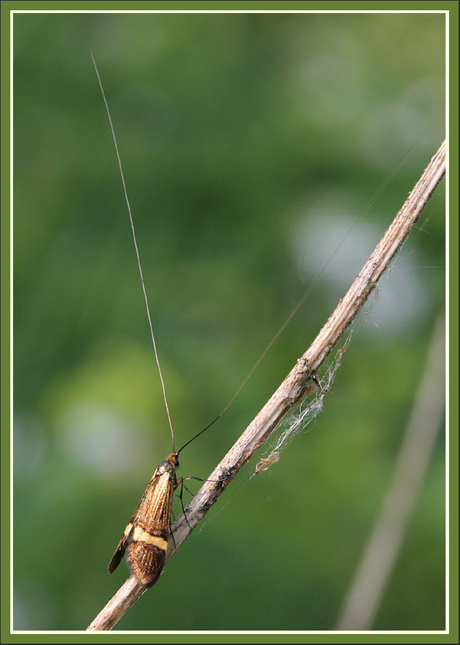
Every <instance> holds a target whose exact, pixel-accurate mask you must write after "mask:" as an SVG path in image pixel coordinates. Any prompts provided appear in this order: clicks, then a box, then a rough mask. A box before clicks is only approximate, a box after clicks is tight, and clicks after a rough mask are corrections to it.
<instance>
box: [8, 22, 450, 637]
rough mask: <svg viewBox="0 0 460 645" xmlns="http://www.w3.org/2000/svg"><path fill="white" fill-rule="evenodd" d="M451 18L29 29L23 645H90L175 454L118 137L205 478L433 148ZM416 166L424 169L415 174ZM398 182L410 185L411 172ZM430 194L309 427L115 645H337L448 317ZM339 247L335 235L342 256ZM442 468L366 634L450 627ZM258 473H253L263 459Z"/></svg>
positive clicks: (428, 485)
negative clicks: (431, 348)
mask: <svg viewBox="0 0 460 645" xmlns="http://www.w3.org/2000/svg"><path fill="white" fill-rule="evenodd" d="M443 21H444V17H443V15H442V14H420V15H418V14H413V13H412V14H394V15H392V14H349V15H347V14H343V15H340V14H337V15H333V14H285V15H281V14H254V15H251V14H238V15H236V14H235V15H228V14H224V15H217V14H194V15H191V14H184V15H181V14H178V15H167V14H157V15H156V14H146V15H133V14H118V15H117V14H17V15H16V16H15V18H14V55H15V56H14V118H15V130H14V145H15V157H14V159H15V175H14V179H15V181H14V200H15V202H14V203H15V215H14V375H15V379H14V383H15V390H14V403H15V437H14V438H15V452H14V465H15V489H14V521H15V525H14V531H15V534H14V535H15V540H14V575H15V581H14V590H15V628H16V629H26V630H37V629H41V630H43V629H46V630H58V629H59V630H68V629H72V630H75V629H84V628H85V627H86V626H87V624H88V623H89V622H90V621H91V620H92V619H93V618H94V616H95V615H96V613H97V612H98V611H99V610H100V609H101V608H102V607H103V605H104V604H105V603H106V602H107V600H108V599H109V598H110V597H111V596H112V594H113V593H114V592H115V591H116V589H117V588H118V586H119V585H120V584H121V582H122V581H123V580H124V576H125V572H126V569H125V565H124V564H123V565H122V566H121V567H120V569H119V570H118V571H117V572H116V573H115V574H114V575H113V576H111V577H109V576H108V575H107V574H106V566H107V564H108V561H109V559H110V556H111V554H112V552H113V549H114V548H115V546H116V544H117V542H118V540H119V538H120V537H121V533H122V531H123V529H124V526H125V524H126V523H127V521H128V520H129V518H130V516H131V514H132V512H133V510H134V508H135V506H136V504H137V502H138V499H139V498H140V495H141V493H142V492H143V490H144V488H145V486H146V484H147V482H148V481H149V479H150V477H151V474H152V472H153V470H154V468H155V467H156V465H157V463H159V462H160V461H162V460H163V458H164V456H165V455H166V454H167V453H168V452H170V449H171V444H170V437H169V431H168V429H167V422H166V416H165V412H164V407H163V402H162V397H161V391H160V384H159V381H158V377H157V374H156V368H155V363H154V359H153V352H152V347H151V340H150V337H149V330H148V325H147V320H146V314H145V309H144V303H143V298H142V292H141V286H140V281H139V276H138V273H137V266H136V261H135V254H134V250H133V244H132V239H131V233H130V229H129V222H128V217H127V213H126V206H125V203H124V197H123V191H122V186H121V180H120V176H119V173H118V167H117V163H116V158H115V152H114V148H113V142H112V140H111V135H110V130H109V125H108V122H107V116H106V114H105V110H104V105H103V100H102V97H101V94H100V91H99V87H98V84H97V79H96V75H95V72H94V69H93V66H92V62H91V57H90V52H89V50H90V47H91V49H92V51H93V52H94V55H95V58H96V60H97V62H98V66H99V69H100V73H101V77H102V80H103V83H104V86H105V91H106V94H107V98H108V101H109V104H110V108H111V112H112V117H113V121H114V127H115V130H116V133H117V137H118V141H119V147H120V153H121V158H122V163H123V166H124V171H125V175H126V183H127V187H128V192H129V195H130V199H131V204H132V210H133V214H134V218H135V224H136V229H137V236H138V240H139V247H140V253H141V258H142V262H143V269H144V275H145V283H146V286H147V290H148V294H149V299H150V307H151V311H152V317H153V325H154V328H155V332H156V337H157V343H158V346H159V351H160V359H161V362H162V366H163V370H164V375H165V380H166V386H167V391H168V397H169V403H170V407H171V411H172V418H173V423H174V426H175V429H176V435H177V443H178V445H179V446H180V445H182V443H184V442H185V441H186V440H188V439H189V438H190V437H191V436H192V435H193V434H194V433H196V432H197V431H198V430H200V429H201V428H202V427H204V425H206V424H207V423H209V421H210V420H211V419H212V418H214V416H216V414H218V413H219V412H220V410H221V409H222V408H223V407H224V406H225V405H226V403H227V402H228V401H229V399H230V398H231V397H232V395H233V394H234V392H235V391H236V390H237V388H238V387H239V385H240V384H241V382H242V381H243V379H244V377H245V376H246V374H247V373H248V372H249V370H250V369H251V367H252V366H253V364H254V363H255V361H256V360H257V359H258V357H259V356H260V354H261V353H262V351H263V350H264V349H265V347H266V346H267V344H268V343H269V341H270V340H271V338H272V337H273V336H274V334H275V333H276V331H277V330H278V329H279V327H280V326H281V324H282V323H283V322H284V320H285V319H286V318H287V316H288V315H289V313H290V312H291V310H292V309H293V308H294V306H295V304H296V303H297V302H298V300H299V299H300V297H301V296H302V294H303V293H304V291H305V290H306V288H307V287H308V285H309V284H310V283H311V281H312V280H313V279H314V277H315V275H316V274H317V273H318V272H319V271H320V270H321V268H322V267H323V266H324V264H325V263H326V262H327V261H328V260H329V257H330V255H331V253H332V252H333V251H334V248H335V247H336V246H337V244H338V243H339V242H340V240H341V238H342V237H343V234H345V232H346V231H347V230H348V229H349V228H350V226H351V224H352V223H353V222H354V221H355V220H356V218H357V217H358V215H359V214H360V213H361V212H362V211H363V209H364V207H365V206H366V204H367V203H368V202H369V200H370V199H371V198H372V196H373V195H374V194H375V192H376V191H377V189H379V187H380V186H381V185H382V184H383V182H386V184H385V189H384V191H383V192H382V194H381V196H379V198H378V199H377V200H376V201H374V202H373V203H372V205H371V207H370V208H369V209H368V210H367V211H366V212H365V214H364V216H363V218H362V219H361V220H360V221H359V222H358V224H357V225H356V226H355V227H354V229H353V230H352V231H351V233H350V235H349V238H348V239H347V243H346V244H345V245H343V246H342V247H341V248H340V249H339V251H338V252H337V253H336V254H335V255H334V257H333V259H332V261H331V263H330V264H329V265H328V268H327V270H326V271H325V272H324V274H323V276H322V278H321V280H320V282H319V283H318V285H317V286H316V288H315V289H314V291H313V293H312V294H311V295H310V296H309V298H308V300H307V302H306V304H305V305H304V306H303V308H302V310H301V311H300V312H299V313H298V314H297V316H296V317H295V319H294V320H293V321H292V322H291V323H290V325H289V327H288V328H287V330H286V331H285V332H284V334H283V335H282V336H281V337H280V339H279V340H278V341H277V343H276V345H275V346H274V347H273V349H272V350H271V351H270V352H269V354H268V355H267V356H266V358H265V359H264V361H263V363H262V365H261V366H260V367H259V368H258V370H257V371H256V373H255V374H254V375H253V376H252V378H251V379H250V381H249V383H248V385H247V386H246V387H245V388H244V390H243V391H242V393H241V394H240V396H239V397H238V399H237V400H236V402H235V403H234V405H233V406H232V408H231V409H230V410H229V411H228V413H226V415H224V417H223V418H222V419H221V420H220V421H219V422H218V424H216V426H214V427H213V429H212V430H210V431H209V432H208V433H207V434H206V435H204V436H203V437H202V438H201V439H200V440H198V441H197V442H195V444H192V445H191V446H190V447H189V448H187V450H185V451H184V453H183V455H182V460H181V465H182V468H181V473H182V475H184V476H186V475H194V476H198V477H206V476H207V474H208V473H209V472H210V470H211V468H212V467H213V466H214V465H215V463H216V462H217V460H218V459H219V458H220V457H221V456H222V455H223V454H224V453H225V451H226V450H227V449H228V448H229V447H230V446H231V445H232V443H233V442H234V441H235V439H236V438H237V437H238V436H239V434H240V433H241V432H242V430H243V429H244V428H245V427H246V425H247V423H248V422H249V421H250V420H251V419H252V417H253V416H254V415H255V414H256V413H257V411H258V410H259V408H260V406H261V405H262V404H263V403H264V402H265V401H266V399H267V397H268V396H269V395H270V394H271V393H272V392H273V391H274V389H275V388H276V387H277V386H278V384H279V383H280V382H281V380H282V379H283V378H284V376H285V375H286V374H287V372H288V371H289V370H290V368H291V367H292V365H293V364H294V363H295V360H296V359H297V358H298V357H299V356H300V355H301V354H302V353H303V351H304V350H305V349H306V348H307V346H308V345H309V343H310V342H311V340H312V339H313V338H314V336H315V334H316V333H317V331H318V330H319V328H320V326H321V325H322V324H323V322H325V320H326V318H327V316H328V315H329V314H330V312H331V311H332V309H333V308H334V306H335V304H336V303H337V300H338V298H340V297H341V296H342V295H343V294H344V293H345V291H346V289H347V287H348V285H349V284H350V283H351V281H352V280H353V278H354V276H355V275H356V273H357V271H358V270H359V268H360V266H361V265H362V263H363V262H364V260H365V259H366V258H367V257H368V255H369V254H370V252H371V251H372V250H373V248H374V246H375V244H376V243H377V241H378V240H379V239H380V236H381V235H382V233H383V232H384V230H385V229H386V227H387V226H388V224H389V223H390V222H391V220H392V218H393V217H394V214H395V213H396V211H397V210H398V209H399V208H400V206H401V204H402V203H403V201H404V199H405V198H406V196H407V193H408V192H409V191H410V190H411V188H412V187H413V185H414V183H415V182H416V180H417V179H418V177H419V175H420V173H421V171H422V170H423V169H424V167H425V166H426V165H427V163H428V161H429V159H430V157H431V156H432V155H433V154H434V152H435V151H436V149H437V148H438V146H439V144H440V143H441V140H442V139H443V136H444V23H443ZM409 151H410V154H409V156H406V155H407V153H408V152H409ZM402 160H404V161H403V163H402V164H401V161H402ZM443 191H444V186H443V184H442V185H440V186H439V187H438V189H437V190H436V193H435V195H434V196H433V199H432V200H431V201H430V203H429V204H428V206H427V207H426V209H425V211H424V212H423V214H422V218H421V221H420V224H419V226H418V227H417V229H416V230H414V231H413V233H412V234H411V236H410V239H409V241H408V242H407V243H406V244H405V246H404V247H403V249H402V250H401V251H400V253H399V257H398V259H397V261H396V262H395V263H394V265H393V267H392V269H391V271H390V273H389V276H388V277H386V278H385V279H384V280H383V283H382V286H381V288H380V290H379V293H378V295H377V297H376V299H374V300H373V301H372V302H370V303H369V304H368V305H367V306H366V311H365V312H364V313H363V314H362V315H361V316H360V318H359V319H358V321H357V322H356V323H355V325H354V328H355V334H354V337H353V340H352V342H351V345H350V347H349V349H348V351H347V353H346V354H345V357H344V359H343V364H342V367H341V369H340V370H339V372H338V374H337V377H336V384H335V387H334V390H333V392H332V393H331V394H330V395H328V396H327V397H326V399H325V410H324V412H323V413H322V414H321V415H320V416H319V417H318V419H317V421H316V424H315V425H314V427H313V428H312V429H311V430H310V431H309V432H308V433H303V434H301V435H300V436H298V437H297V438H296V439H295V440H294V441H293V443H292V444H291V445H290V446H289V448H288V449H287V450H285V451H284V452H282V454H281V459H280V461H279V462H278V463H277V464H276V465H274V466H273V467H272V468H271V469H270V470H269V471H268V472H266V473H261V474H260V475H259V476H258V477H255V478H252V479H249V476H250V474H251V473H252V472H253V469H254V466H255V463H256V461H254V463H253V464H250V465H249V466H246V467H245V469H244V471H243V472H242V473H241V474H240V476H239V477H238V478H237V479H236V480H235V481H234V482H233V483H232V485H231V486H230V487H229V489H228V491H227V493H226V494H225V495H224V496H223V497H222V498H221V499H220V500H219V503H218V504H217V505H216V507H214V508H213V509H212V510H211V512H210V514H209V515H208V518H207V519H206V521H205V522H204V526H203V527H201V526H200V528H198V529H197V530H196V531H195V532H194V534H192V536H191V537H190V539H189V540H187V542H186V543H185V544H184V546H183V547H182V548H181V550H180V551H179V553H178V554H177V555H176V556H175V557H174V558H173V559H172V560H171V562H170V563H169V564H168V565H167V567H166V569H165V572H164V574H163V575H162V577H161V580H160V581H159V583H158V584H157V586H156V587H155V588H154V589H153V590H152V591H150V592H148V593H147V594H146V595H145V596H144V597H143V598H142V599H141V600H140V601H139V602H138V603H137V604H136V606H135V607H134V608H133V609H132V610H131V611H130V612H129V614H128V615H127V616H126V617H125V618H124V619H123V621H122V622H121V623H120V624H119V627H120V628H121V629H127V630H138V629H144V630H145V629H154V630H160V629H161V630H165V629H167V630H179V629H181V630H190V629H201V630H211V629H219V630H224V629H225V630H228V629H231V630H261V629H272V630H305V629H309V630H316V629H323V630H324V629H333V627H334V624H335V621H336V619H337V615H338V611H339V608H340V604H341V602H342V600H343V597H344V595H345V593H346V590H347V588H348V585H349V583H350V579H351V576H352V575H353V572H354V569H355V567H356V565H357V562H358V559H359V556H360V553H361V550H362V548H363V545H364V543H365V541H366V538H367V536H368V535H369V532H370V530H371V528H372V525H373V522H374V520H375V517H376V514H377V513H378V511H379V508H380V504H381V502H382V499H383V496H384V494H385V491H386V488H387V485H388V483H389V480H390V477H391V473H392V468H393V464H394V459H395V455H396V454H397V451H398V448H399V445H400V441H401V437H402V434H403V432H404V429H405V425H406V423H407V420H408V417H409V414H410V409H411V405H412V401H413V397H414V393H415V391H416V388H417V385H418V382H419V379H420V376H421V374H422V371H423V367H424V361H425V355H426V351H427V344H428V341H429V337H430V334H431V329H432V326H433V323H434V319H435V317H436V314H437V312H438V311H439V310H440V309H441V308H442V307H443V298H444V270H443V266H444V203H443ZM337 236H338V237H337ZM443 451H444V446H443V444H442V443H441V442H440V444H439V445H438V446H437V451H436V454H435V456H434V459H433V460H432V464H431V467H430V470H429V473H428V476H427V479H426V482H425V486H424V489H423V494H422V496H421V499H420V502H419V504H418V506H417V508H416V512H415V516H414V518H413V521H412V523H411V528H410V531H409V534H408V536H407V540H406V542H405V544H404V549H403V551H402V553H401V555H400V557H399V559H398V561H397V566H396V569H395V571H394V573H393V575H392V577H391V580H390V584H389V588H388V590H387V591H386V593H385V596H384V598H383V603H382V606H381V608H380V611H379V614H378V616H377V620H376V624H375V625H374V627H375V628H376V629H402V630H431V629H443V626H444V488H443V482H444V458H443V456H444V452H443ZM259 458H260V455H258V456H257V459H259Z"/></svg>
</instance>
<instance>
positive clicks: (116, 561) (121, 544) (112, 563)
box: [107, 524, 132, 573]
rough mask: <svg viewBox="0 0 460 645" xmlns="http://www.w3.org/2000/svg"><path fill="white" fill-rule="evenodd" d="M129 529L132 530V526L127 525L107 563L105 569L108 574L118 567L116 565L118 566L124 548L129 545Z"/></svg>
mask: <svg viewBox="0 0 460 645" xmlns="http://www.w3.org/2000/svg"><path fill="white" fill-rule="evenodd" d="M131 529H132V525H131V524H128V526H127V527H126V530H125V532H124V533H123V537H122V538H121V540H120V541H119V542H118V546H117V548H116V549H115V552H114V554H113V555H112V559H111V560H110V562H109V566H108V568H107V570H108V572H109V573H113V572H114V571H115V569H116V568H117V567H118V565H119V564H120V562H121V561H122V559H123V556H124V554H125V551H126V547H127V546H128V544H129V534H130V533H131Z"/></svg>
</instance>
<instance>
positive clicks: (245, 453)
mask: <svg viewBox="0 0 460 645" xmlns="http://www.w3.org/2000/svg"><path fill="white" fill-rule="evenodd" d="M444 173H445V142H443V143H442V145H441V146H440V148H439V150H438V152H437V153H436V154H435V155H434V157H433V158H432V159H431V162H430V163H429V165H428V167H427V168H426V170H425V171H424V173H423V174H422V176H421V177H420V179H419V181H418V182H417V184H416V185H415V187H414V189H413V190H412V192H411V193H410V195H409V197H408V198H407V200H406V202H405V203H404V205H403V207H402V208H401V210H400V211H399V212H398V214H397V215H396V217H395V219H394V221H393V222H392V224H391V225H390V227H389V229H388V230H387V232H386V233H385V235H384V236H383V238H382V239H381V241H380V242H379V244H378V245H377V247H376V248H375V250H374V252H373V253H372V255H371V256H370V258H369V260H368V261H367V262H366V264H365V265H364V267H363V268H362V270H361V272H360V273H359V275H358V277H357V278H356V280H355V281H354V282H353V284H352V285H351V287H350V289H349V290H348V292H347V293H346V295H345V297H344V298H343V300H341V301H340V302H339V304H338V305H337V307H336V309H335V311H334V312H333V313H332V314H331V316H330V317H329V320H328V321H327V322H326V324H325V325H324V327H323V328H322V329H321V331H320V332H319V334H318V336H317V337H316V338H315V340H314V341H313V343H312V344H311V345H310V347H309V348H308V349H307V351H306V352H305V354H304V355H303V356H302V357H301V358H300V359H298V361H297V364H296V365H295V367H294V368H293V369H292V370H291V371H290V373H289V374H288V375H287V377H286V378H285V380H284V381H283V382H282V383H281V385H280V386H279V388H278V389H277V390H276V392H275V393H274V394H273V395H272V397H271V398H270V399H269V401H268V402H267V403H266V404H265V405H264V407H263V408H262V410H261V411H260V412H259V414H258V415H257V416H256V417H255V419H254V420H253V421H252V422H251V423H250V424H249V426H248V427H247V428H246V430H245V431H244V432H243V434H242V435H241V437H240V438H239V439H238V440H237V442H236V443H235V444H234V446H233V447H232V448H231V449H230V450H229V452H228V453H227V454H226V455H225V457H224V458H223V459H222V461H221V462H220V464H219V465H218V466H217V467H216V468H215V469H214V471H213V472H212V473H211V474H210V475H209V478H208V480H207V481H206V482H205V483H204V485H203V486H202V487H201V488H200V490H199V491H198V493H197V494H196V495H195V497H194V498H193V499H192V501H191V502H190V504H189V505H188V506H187V508H186V509H185V510H186V514H187V519H185V517H184V515H183V514H182V515H181V516H180V517H179V518H178V519H177V521H176V522H175V523H174V525H173V526H172V533H173V534H174V540H173V539H172V537H170V539H169V543H170V544H169V550H168V554H167V556H166V561H167V560H168V559H169V558H170V557H171V556H172V555H173V553H174V552H175V551H176V550H177V548H178V547H179V546H180V545H181V544H182V542H183V541H184V540H185V539H186V538H187V537H188V535H189V533H190V532H191V531H192V529H193V528H195V526H196V525H197V524H198V523H199V522H200V521H201V520H202V519H203V517H204V516H205V515H206V513H207V512H208V510H209V509H210V508H211V506H212V505H213V504H214V502H215V501H216V500H217V499H218V497H219V496H220V495H221V493H222V492H223V490H224V489H225V488H226V487H227V485H228V484H229V483H230V482H231V480H232V479H233V477H234V476H235V475H236V474H237V473H238V471H239V470H240V468H241V467H242V466H243V465H244V464H245V463H246V462H247V461H248V460H249V459H250V458H251V457H252V455H253V454H254V452H255V451H256V450H257V449H258V448H260V446H262V444H263V443H264V442H265V441H266V440H267V439H268V437H269V436H270V434H271V433H272V432H273V430H274V429H275V428H276V426H277V425H278V424H279V422H280V421H281V419H282V418H283V416H284V415H285V414H286V412H288V411H289V410H290V409H291V408H293V407H294V406H296V405H298V404H299V403H300V402H301V401H302V400H303V399H304V398H305V396H307V395H308V394H309V392H310V391H311V381H310V379H311V376H312V374H314V373H315V372H316V371H317V370H318V368H319V367H320V366H321V364H322V363H323V361H324V360H325V359H326V357H327V356H328V354H329V353H330V351H331V350H332V349H333V347H334V346H335V345H336V343H337V342H338V340H339V339H340V337H341V336H342V334H343V333H344V332H345V331H346V329H347V328H348V326H349V325H350V323H351V322H352V320H353V319H354V318H355V316H356V314H357V313H358V312H359V310H360V309H361V307H362V306H363V304H364V303H365V301H366V300H367V298H368V297H369V295H370V293H371V292H372V290H373V289H374V287H375V285H376V284H377V282H378V280H379V278H380V277H381V275H382V274H383V272H384V271H385V269H386V268H387V267H388V265H389V263H390V262H391V260H392V258H393V257H394V256H395V254H396V252H397V250H398V249H399V247H400V246H401V244H402V243H403V242H404V240H405V239H406V237H407V235H408V234H409V232H410V230H411V228H412V226H413V225H414V224H415V222H416V221H417V219H418V217H419V215H420V213H421V212H422V210H423V208H424V206H425V204H426V203H427V201H428V199H429V198H430V196H431V194H432V193H433V191H434V189H435V188H436V186H437V184H438V183H439V181H440V180H441V178H442V177H443V175H444ZM309 381H310V383H309ZM130 580H131V578H130V579H129V580H128V581H127V582H126V583H125V584H124V585H123V587H121V589H120V590H119V592H118V594H119V593H120V592H121V591H122V589H124V588H125V587H126V586H127V585H128V583H130ZM132 584H133V587H134V589H135V591H134V592H131V593H134V595H135V598H134V599H133V600H132V602H130V601H129V600H128V599H127V598H126V596H123V597H122V598H121V599H119V600H118V601H117V602H115V598H116V596H114V598H112V600H111V601H110V602H109V603H108V604H107V605H106V607H104V609H103V610H102V611H101V612H100V614H99V615H98V616H97V617H96V618H95V619H94V621H93V622H92V623H91V625H90V626H89V627H88V631H97V630H107V629H111V628H112V627H113V626H114V625H115V624H116V622H117V621H118V620H119V619H120V618H121V616H122V615H123V614H124V613H125V612H126V611H127V609H128V608H129V607H130V606H131V605H132V604H133V603H134V602H135V600H137V598H139V596H140V595H142V592H143V590H142V589H141V590H139V589H138V588H137V587H138V585H136V584H135V581H134V582H133V583H132ZM118 594H117V595H118ZM117 603H118V605H119V604H120V603H121V604H122V609H119V607H118V606H116V607H115V605H116V604H117ZM114 612H116V618H114Z"/></svg>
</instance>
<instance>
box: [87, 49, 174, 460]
mask: <svg viewBox="0 0 460 645" xmlns="http://www.w3.org/2000/svg"><path fill="white" fill-rule="evenodd" d="M89 51H90V53H91V58H92V59H93V65H94V69H95V70H96V75H97V80H98V81H99V87H100V88H101V92H102V98H103V99H104V104H105V109H106V112H107V116H108V118H109V124H110V130H111V131H112V139H113V143H114V145H115V152H116V154H117V160H118V167H119V169H120V175H121V181H122V184H123V192H124V194H125V201H126V206H127V208H128V214H129V222H130V224H131V231H132V234H133V241H134V248H135V250H136V258H137V266H138V269H139V275H140V278H141V284H142V291H143V293H144V302H145V308H146V310H147V318H148V321H149V327H150V336H151V338H152V344H153V351H154V353H155V361H156V364H157V367H158V373H159V375H160V381H161V389H162V391H163V400H164V403H165V408H166V414H167V415H168V422H169V429H170V430H171V437H172V445H173V452H175V451H176V443H175V439H174V429H173V425H172V421H171V414H170V412H169V405H168V398H167V396H166V387H165V382H164V379H163V372H162V371H161V365H160V359H159V357H158V351H157V344H156V342H155V334H154V332H153V325H152V318H151V316H150V307H149V299H148V297H147V291H146V289H145V284H144V274H143V272H142V265H141V258H140V255H139V248H138V246H137V237H136V230H135V228H134V221H133V216H132V213H131V205H130V203H129V197H128V191H127V189H126V182H125V176H124V173H123V167H122V165H121V158H120V153H119V151H118V143H117V137H116V136H115V130H114V127H113V123H112V117H111V115H110V109H109V104H108V103H107V99H106V96H105V92H104V87H103V85H102V81H101V77H100V75H99V70H98V68H97V65H96V60H95V58H94V56H93V52H92V51H91V49H90V50H89Z"/></svg>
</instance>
